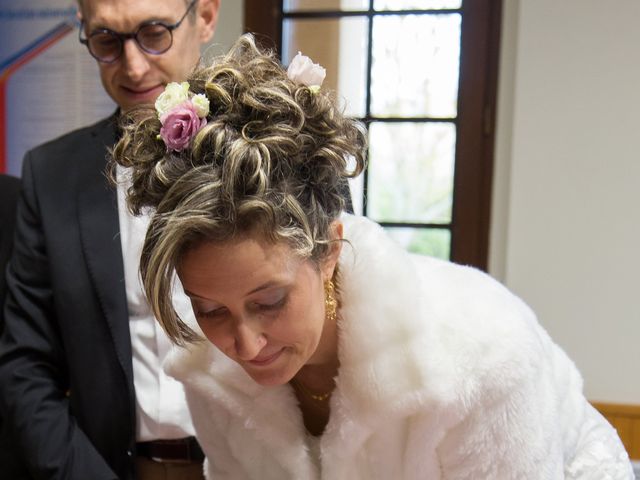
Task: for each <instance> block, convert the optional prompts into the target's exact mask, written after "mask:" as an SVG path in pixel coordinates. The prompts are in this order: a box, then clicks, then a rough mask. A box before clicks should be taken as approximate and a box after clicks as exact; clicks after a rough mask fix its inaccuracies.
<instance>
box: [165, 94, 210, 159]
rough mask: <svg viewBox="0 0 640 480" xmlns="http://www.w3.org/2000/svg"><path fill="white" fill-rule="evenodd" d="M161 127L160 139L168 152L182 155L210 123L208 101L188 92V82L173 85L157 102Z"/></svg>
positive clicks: (204, 96) (199, 95)
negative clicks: (193, 139) (208, 122)
mask: <svg viewBox="0 0 640 480" xmlns="http://www.w3.org/2000/svg"><path fill="white" fill-rule="evenodd" d="M155 107H156V111H157V112H158V118H159V119H160V123H161V124H162V127H161V128H160V134H159V135H158V138H159V139H162V140H163V141H164V143H165V145H166V146H167V150H173V151H175V152H180V151H182V150H184V148H185V147H187V146H188V145H189V143H190V142H191V139H192V138H193V137H195V136H196V134H197V133H198V132H199V131H200V130H202V128H203V127H204V126H205V125H206V124H207V115H209V99H208V98H207V97H206V95H203V94H202V93H199V94H197V95H193V94H192V93H191V92H190V91H189V82H182V83H177V82H171V83H169V84H168V85H167V86H166V87H165V89H164V92H162V93H161V94H160V95H159V96H158V99H157V100H156V103H155Z"/></svg>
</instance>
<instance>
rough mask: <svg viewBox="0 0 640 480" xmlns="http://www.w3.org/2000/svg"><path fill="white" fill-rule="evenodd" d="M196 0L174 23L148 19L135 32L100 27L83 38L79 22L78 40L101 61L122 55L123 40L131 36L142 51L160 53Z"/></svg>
mask: <svg viewBox="0 0 640 480" xmlns="http://www.w3.org/2000/svg"><path fill="white" fill-rule="evenodd" d="M197 2H198V0H191V3H189V6H188V7H187V11H186V12H184V15H182V18H180V20H178V21H177V22H176V23H173V24H171V25H167V24H166V23H164V22H160V21H155V20H154V21H150V22H144V23H141V24H140V25H139V26H138V28H137V29H136V31H135V32H131V33H119V32H114V31H113V30H109V29H108V28H101V29H99V30H96V31H94V32H91V34H90V35H89V36H88V37H86V38H83V37H82V32H83V31H84V28H83V27H84V24H80V30H79V32H78V40H79V41H80V43H82V44H83V45H86V46H87V49H88V50H89V53H90V54H91V56H92V57H93V58H95V59H96V60H98V61H99V62H102V63H113V62H115V61H116V60H118V59H119V58H120V57H121V56H122V52H123V51H124V42H125V40H129V39H130V38H132V39H133V40H135V42H136V44H137V45H138V47H139V48H140V50H142V51H143V52H146V53H149V54H151V55H161V54H163V53H164V52H166V51H167V50H169V49H170V48H171V45H173V31H174V30H175V29H176V28H178V27H179V26H180V24H181V23H182V22H183V21H184V19H185V18H187V15H188V14H189V12H190V11H191V9H192V8H193V6H194V5H195V4H196V3H197Z"/></svg>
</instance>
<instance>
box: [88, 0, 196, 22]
mask: <svg viewBox="0 0 640 480" xmlns="http://www.w3.org/2000/svg"><path fill="white" fill-rule="evenodd" d="M183 1H184V4H185V5H186V6H189V4H190V3H191V0H183ZM198 1H199V0H196V2H198ZM76 2H77V3H78V9H79V11H80V13H84V4H83V2H84V0H76ZM196 12H197V8H193V9H192V10H191V12H190V13H189V16H190V17H191V18H193V17H195V15H196Z"/></svg>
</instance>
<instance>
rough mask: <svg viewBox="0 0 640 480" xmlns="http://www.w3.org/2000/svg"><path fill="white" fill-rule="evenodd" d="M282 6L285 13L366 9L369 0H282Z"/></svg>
mask: <svg viewBox="0 0 640 480" xmlns="http://www.w3.org/2000/svg"><path fill="white" fill-rule="evenodd" d="M283 8H284V11H285V12H287V13H289V12H304V11H309V10H343V11H353V10H368V9H369V0H284V4H283Z"/></svg>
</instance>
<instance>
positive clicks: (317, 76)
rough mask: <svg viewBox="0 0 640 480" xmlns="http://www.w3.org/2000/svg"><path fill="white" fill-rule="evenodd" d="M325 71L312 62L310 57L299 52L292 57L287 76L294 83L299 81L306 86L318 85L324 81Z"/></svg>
mask: <svg viewBox="0 0 640 480" xmlns="http://www.w3.org/2000/svg"><path fill="white" fill-rule="evenodd" d="M326 75H327V71H326V70H325V69H324V67H321V66H320V65H318V64H317V63H313V62H312V61H311V59H310V58H309V57H307V56H305V55H302V54H301V53H300V52H298V54H297V55H296V56H295V57H293V60H291V63H290V64H289V68H288V69H287V76H288V77H289V78H290V79H291V80H292V81H294V82H296V83H301V84H302V85H306V86H307V87H314V86H315V87H320V85H322V82H323V81H324V77H325V76H326Z"/></svg>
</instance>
